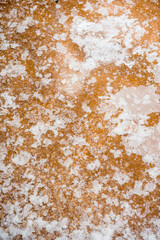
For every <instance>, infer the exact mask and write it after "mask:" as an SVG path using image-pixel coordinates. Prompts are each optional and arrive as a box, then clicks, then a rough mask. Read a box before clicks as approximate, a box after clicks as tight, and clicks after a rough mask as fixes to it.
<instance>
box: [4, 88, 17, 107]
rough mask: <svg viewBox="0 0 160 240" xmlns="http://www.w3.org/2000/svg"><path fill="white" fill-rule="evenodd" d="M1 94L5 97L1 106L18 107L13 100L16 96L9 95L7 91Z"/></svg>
mask: <svg viewBox="0 0 160 240" xmlns="http://www.w3.org/2000/svg"><path fill="white" fill-rule="evenodd" d="M1 96H2V97H3V98H4V99H5V104H4V105H3V108H13V109H16V108H17V107H19V106H18V105H16V104H15V102H14V101H15V99H16V98H15V97H14V96H10V95H9V94H8V92H3V93H1Z"/></svg>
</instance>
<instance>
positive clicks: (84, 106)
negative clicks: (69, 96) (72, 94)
mask: <svg viewBox="0 0 160 240" xmlns="http://www.w3.org/2000/svg"><path fill="white" fill-rule="evenodd" d="M82 109H83V110H84V111H85V112H87V113H91V112H92V110H91V109H90V107H89V106H87V104H86V103H82Z"/></svg>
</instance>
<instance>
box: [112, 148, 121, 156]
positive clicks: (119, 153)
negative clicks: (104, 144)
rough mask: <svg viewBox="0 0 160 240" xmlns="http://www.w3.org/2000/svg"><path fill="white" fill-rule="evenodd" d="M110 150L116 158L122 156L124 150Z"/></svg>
mask: <svg viewBox="0 0 160 240" xmlns="http://www.w3.org/2000/svg"><path fill="white" fill-rule="evenodd" d="M110 152H111V153H113V155H114V158H118V157H120V156H121V155H122V152H121V151H120V150H113V149H111V150H110Z"/></svg>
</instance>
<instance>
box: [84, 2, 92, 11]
mask: <svg viewBox="0 0 160 240" xmlns="http://www.w3.org/2000/svg"><path fill="white" fill-rule="evenodd" d="M83 9H84V11H93V7H92V5H91V3H90V2H86V4H84V8H83Z"/></svg>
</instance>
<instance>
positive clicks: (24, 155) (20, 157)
mask: <svg viewBox="0 0 160 240" xmlns="http://www.w3.org/2000/svg"><path fill="white" fill-rule="evenodd" d="M31 157H32V155H31V154H30V153H29V152H26V151H21V152H20V153H19V154H17V155H16V156H15V157H14V158H12V162H13V163H15V164H17V165H24V164H26V163H28V161H29V160H30V159H31Z"/></svg>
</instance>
